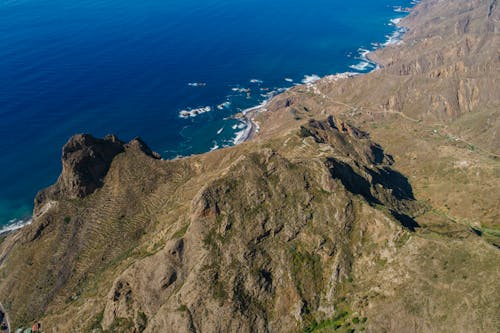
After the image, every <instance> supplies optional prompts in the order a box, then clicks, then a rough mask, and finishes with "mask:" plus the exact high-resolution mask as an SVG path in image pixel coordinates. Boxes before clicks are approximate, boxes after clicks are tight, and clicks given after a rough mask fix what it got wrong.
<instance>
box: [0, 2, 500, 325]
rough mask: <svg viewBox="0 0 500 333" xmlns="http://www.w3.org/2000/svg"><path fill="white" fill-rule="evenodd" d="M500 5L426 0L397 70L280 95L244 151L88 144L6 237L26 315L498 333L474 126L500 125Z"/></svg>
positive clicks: (4, 263) (13, 281)
mask: <svg viewBox="0 0 500 333" xmlns="http://www.w3.org/2000/svg"><path fill="white" fill-rule="evenodd" d="M495 4H496V2H492V3H488V4H486V3H485V2H482V1H477V2H474V1H472V2H471V1H465V0H464V1H461V0H453V1H444V2H443V1H433V0H429V1H424V2H423V3H421V4H420V5H418V6H417V8H416V9H415V11H414V12H413V14H412V15H411V16H410V17H409V18H408V19H407V20H406V21H405V24H406V25H407V26H408V27H409V28H410V29H411V30H410V32H409V34H408V35H407V38H406V39H405V42H404V44H403V45H399V46H395V47H389V48H387V49H384V50H382V51H380V52H378V53H376V54H375V55H374V57H377V58H380V61H381V62H383V65H384V69H382V70H380V71H377V72H374V73H371V74H369V75H365V76H361V77H356V78H349V79H338V78H334V77H327V78H325V79H323V80H321V81H320V82H318V83H317V84H316V85H307V86H300V87H296V88H294V89H292V90H291V91H289V92H287V93H285V94H283V95H280V96H277V97H276V98H275V99H274V100H273V101H271V103H270V104H269V105H268V107H267V109H268V111H267V112H263V113H261V114H259V115H256V121H257V122H260V123H262V124H265V125H264V126H262V127H261V132H260V133H259V136H258V137H257V138H255V139H254V140H252V141H250V142H246V143H243V144H241V145H238V146H236V147H232V148H228V149H223V150H218V151H214V152H211V153H207V154H203V155H199V156H192V157H189V158H183V159H176V160H172V161H163V160H161V159H159V156H158V154H156V153H154V152H152V151H151V149H149V148H148V147H147V145H146V144H145V143H144V142H142V141H141V140H140V139H134V140H132V141H131V142H129V143H124V142H122V141H120V140H118V139H117V138H116V137H114V136H108V137H106V138H104V139H96V138H94V137H92V136H89V135H77V136H74V137H73V138H71V139H70V140H69V142H68V143H67V144H66V145H65V146H64V148H63V153H62V164H63V171H62V173H61V176H60V177H59V179H58V181H57V183H56V184H54V185H53V186H51V187H49V188H48V189H46V190H43V191H41V192H40V193H39V194H38V195H37V198H36V199H35V206H36V207H35V212H34V219H33V223H32V224H31V225H29V226H27V227H25V228H23V229H22V230H20V231H19V232H17V233H14V234H12V235H9V236H7V237H6V238H4V239H2V240H1V242H0V300H1V302H2V305H3V306H4V308H5V310H6V312H7V313H8V315H9V319H10V320H11V321H12V322H11V324H12V326H13V327H18V326H22V325H28V324H30V323H32V322H34V321H35V320H40V321H41V322H42V324H43V325H44V327H45V330H46V331H48V332H233V331H242V332H300V331H304V332H314V331H323V332H324V331H339V332H352V331H353V330H354V331H367V332H381V331H389V332H420V331H428V332H479V331H484V332H493V331H495V330H497V329H498V327H499V323H498V320H497V317H498V315H497V314H498V312H499V311H500V308H499V305H498V304H500V294H499V291H498V288H497V285H498V278H499V277H500V271H499V267H498V265H497V263H498V261H499V259H500V253H499V252H498V248H497V247H498V244H499V243H498V207H497V205H498V199H499V198H500V195H499V192H498V191H499V189H500V186H499V185H500V181H499V177H498V175H499V173H498V170H499V169H498V160H497V159H496V157H495V152H494V151H492V150H494V149H493V148H495V147H498V146H496V145H494V144H491V143H492V142H493V143H495V141H494V140H495V137H493V139H491V138H488V139H484V137H483V134H481V133H479V134H477V135H472V134H470V133H472V132H473V129H475V128H485V131H486V132H487V133H489V134H491V133H493V132H494V131H495V130H494V129H495V128H496V126H497V125H498V121H497V120H498V116H497V115H498V104H497V103H498V96H499V94H498V85H494V83H495V82H496V80H498V73H496V72H491V69H492V68H494V67H495V66H497V65H498V57H497V56H493V55H494V54H496V52H497V51H498V50H492V49H493V47H492V46H491V45H492V44H489V43H490V42H494V41H496V40H497V33H496V32H497V31H498V10H497V9H496V5H495ZM439 36H441V37H440V38H439ZM474 36H475V37H474ZM479 39H480V40H482V41H481V42H478V40H479ZM438 40H439V41H438ZM467 40H469V42H467ZM464 43H465V44H464ZM467 43H468V44H467ZM464 45H469V46H468V49H464ZM493 45H494V44H493ZM467 50H469V51H467ZM490 56H491V57H490ZM438 96H441V97H438ZM452 96H454V97H453V98H455V101H456V103H455V104H454V102H453V103H452V99H451V98H452ZM433 100H434V101H436V100H440V101H446V103H447V104H448V105H449V107H450V110H452V111H450V112H446V111H443V109H442V108H441V106H439V105H441V104H439V103H437V104H433V103H432V101H433ZM443 103H445V102H443ZM446 103H445V104H446ZM463 126H465V127H466V128H468V131H464V132H460V131H458V130H459V129H460V128H462V127H463ZM492 131H493V132H492ZM462 134H463V135H462ZM469 136H470V137H469ZM450 137H451V138H450ZM469 140H477V141H474V143H473V144H474V145H477V148H476V149H471V148H470V144H472V143H471V142H470V141H469ZM497 143H498V141H497ZM479 147H481V149H480V148H479ZM386 151H390V155H389V154H388V153H387V152H386ZM495 244H496V247H495Z"/></svg>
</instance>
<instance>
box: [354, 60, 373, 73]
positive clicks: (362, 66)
mask: <svg viewBox="0 0 500 333" xmlns="http://www.w3.org/2000/svg"><path fill="white" fill-rule="evenodd" d="M370 67H372V65H371V64H370V63H369V62H366V61H361V62H359V63H357V64H356V65H351V66H349V68H352V69H355V70H357V71H360V72H363V71H365V70H367V69H368V68H370Z"/></svg>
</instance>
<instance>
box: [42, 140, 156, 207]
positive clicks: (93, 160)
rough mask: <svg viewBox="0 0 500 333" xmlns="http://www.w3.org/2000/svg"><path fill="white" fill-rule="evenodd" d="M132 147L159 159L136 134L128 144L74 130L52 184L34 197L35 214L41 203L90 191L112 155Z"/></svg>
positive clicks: (97, 182) (108, 166)
mask: <svg viewBox="0 0 500 333" xmlns="http://www.w3.org/2000/svg"><path fill="white" fill-rule="evenodd" d="M127 148H128V149H136V150H139V151H142V152H143V153H144V154H146V155H147V156H150V157H152V158H156V159H159V158H161V157H160V155H159V154H158V153H156V152H153V151H152V150H151V149H150V148H149V147H148V146H147V145H146V143H144V141H142V140H141V139H140V138H135V139H133V140H132V141H130V142H129V143H128V144H126V143H124V142H122V141H120V140H119V139H118V138H117V137H116V136H115V135H107V136H106V137H104V138H103V139H98V138H95V137H93V136H92V135H89V134H77V135H75V136H73V137H71V138H70V139H69V141H68V142H67V143H66V144H65V145H64V147H63V149H62V157H61V161H62V172H61V175H60V176H59V179H58V180H57V182H56V184H54V185H53V186H51V187H49V188H47V189H45V190H43V191H40V192H39V193H38V194H37V196H36V198H35V214H36V213H37V212H38V211H39V209H40V207H42V206H43V203H44V202H46V201H48V200H57V199H58V198H65V199H76V198H83V197H86V196H87V195H90V194H92V193H93V192H95V191H96V190H97V189H98V188H100V187H101V186H102V184H103V179H104V177H105V176H106V174H107V172H108V170H109V168H110V166H111V163H112V162H113V159H114V158H115V157H116V156H117V155H118V154H120V153H123V152H124V151H125V149H127Z"/></svg>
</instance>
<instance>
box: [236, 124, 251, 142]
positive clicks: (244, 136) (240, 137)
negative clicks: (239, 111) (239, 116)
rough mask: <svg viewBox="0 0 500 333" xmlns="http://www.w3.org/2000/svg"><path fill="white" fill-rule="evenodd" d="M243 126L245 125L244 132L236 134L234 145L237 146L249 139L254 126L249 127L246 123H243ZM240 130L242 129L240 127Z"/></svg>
mask: <svg viewBox="0 0 500 333" xmlns="http://www.w3.org/2000/svg"><path fill="white" fill-rule="evenodd" d="M241 124H242V125H243V126H242V130H241V131H239V132H236V133H235V134H236V136H235V138H234V140H233V144H235V145H237V144H239V143H242V142H243V141H245V140H246V139H247V138H248V136H249V135H250V131H251V130H252V126H248V124H247V123H246V122H242V123H241ZM238 128H240V126H238Z"/></svg>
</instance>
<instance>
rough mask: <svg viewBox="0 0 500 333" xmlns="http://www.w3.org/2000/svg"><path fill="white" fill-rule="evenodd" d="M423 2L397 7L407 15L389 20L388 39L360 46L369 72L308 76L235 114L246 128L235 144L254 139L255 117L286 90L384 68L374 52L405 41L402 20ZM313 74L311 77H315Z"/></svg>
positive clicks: (257, 125)
mask: <svg viewBox="0 0 500 333" xmlns="http://www.w3.org/2000/svg"><path fill="white" fill-rule="evenodd" d="M420 3H421V0H414V1H412V3H411V7H408V8H405V10H404V11H398V10H397V9H395V13H399V14H401V13H405V14H406V15H405V16H403V17H396V18H392V19H390V20H389V23H388V24H391V25H393V26H394V31H393V32H392V34H391V35H386V36H385V37H386V41H385V42H384V43H377V44H375V43H372V45H374V46H375V45H376V46H375V48H374V49H373V50H371V51H370V50H366V49H362V48H360V49H359V50H360V51H361V54H360V60H361V62H365V63H367V64H371V65H373V67H374V68H373V69H372V70H370V71H369V72H366V73H358V72H349V71H346V72H342V73H336V74H327V75H325V76H323V77H317V79H314V80H312V81H309V82H306V81H308V79H307V78H306V79H305V80H303V81H302V83H301V84H296V85H294V86H292V87H290V88H287V89H285V90H284V91H282V92H280V93H278V94H276V95H275V96H273V97H271V98H269V99H267V100H265V101H264V102H263V103H261V104H260V105H257V106H254V107H251V108H248V109H246V110H243V111H242V112H241V113H239V114H237V115H235V116H233V117H234V118H236V119H238V120H240V121H242V122H243V123H245V126H246V127H245V128H244V129H243V130H242V131H241V136H238V133H240V132H237V136H236V138H235V140H234V144H235V145H238V144H241V143H243V142H246V141H250V140H252V139H253V138H254V137H255V135H256V134H257V133H258V131H259V124H258V123H257V122H256V121H255V117H256V116H257V115H258V114H259V113H261V112H262V111H264V110H265V107H266V105H267V104H268V103H269V102H270V101H271V100H272V99H273V98H275V97H278V96H280V95H281V94H283V93H284V92H286V91H288V90H290V89H293V88H295V87H302V86H313V85H314V84H315V83H316V82H318V81H321V80H323V79H326V78H328V77H336V80H338V79H348V78H351V77H354V76H360V75H367V74H370V73H372V72H375V71H377V70H380V69H382V68H384V66H383V64H382V63H381V62H380V60H378V59H377V58H376V57H375V56H374V54H375V52H377V51H379V50H382V49H384V48H386V47H388V46H394V45H398V44H400V43H401V42H402V41H403V38H404V36H405V35H406V33H407V32H408V30H409V29H408V27H406V26H404V25H402V24H401V23H402V21H403V20H404V19H405V18H407V17H408V15H410V14H411V13H412V12H413V11H414V9H415V6H417V5H418V4H420ZM356 66H357V65H351V66H349V68H355V67H356ZM313 76H316V75H313ZM313 76H311V77H313Z"/></svg>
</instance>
